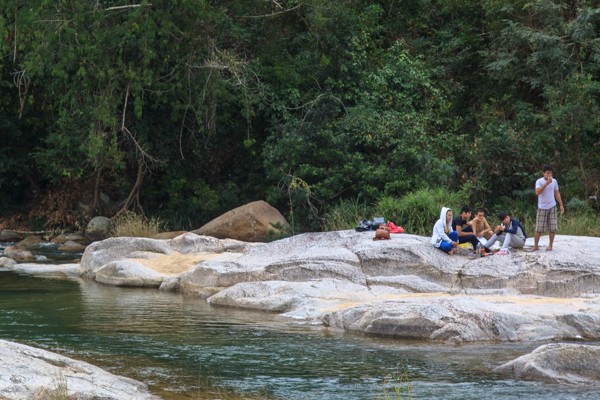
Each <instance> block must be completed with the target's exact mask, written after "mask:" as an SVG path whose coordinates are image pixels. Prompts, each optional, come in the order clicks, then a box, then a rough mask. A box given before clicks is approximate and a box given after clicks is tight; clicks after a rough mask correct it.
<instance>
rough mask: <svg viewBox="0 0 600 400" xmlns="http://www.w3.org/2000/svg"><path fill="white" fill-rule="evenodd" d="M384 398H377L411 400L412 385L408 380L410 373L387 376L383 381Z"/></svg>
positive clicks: (379, 398) (379, 399)
mask: <svg viewBox="0 0 600 400" xmlns="http://www.w3.org/2000/svg"><path fill="white" fill-rule="evenodd" d="M382 390H383V397H380V396H377V397H376V399H377V400H411V399H412V385H411V384H410V380H409V379H408V373H407V372H406V371H404V372H398V373H394V374H391V375H389V376H386V377H385V379H384V380H383V389H382Z"/></svg>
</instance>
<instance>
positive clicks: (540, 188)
mask: <svg viewBox="0 0 600 400" xmlns="http://www.w3.org/2000/svg"><path fill="white" fill-rule="evenodd" d="M552 181H553V179H552V178H550V179H546V180H545V181H544V183H542V184H541V185H540V184H536V186H535V195H536V196H539V195H540V194H542V193H543V192H544V190H546V188H547V187H548V186H549V185H550V184H552Z"/></svg>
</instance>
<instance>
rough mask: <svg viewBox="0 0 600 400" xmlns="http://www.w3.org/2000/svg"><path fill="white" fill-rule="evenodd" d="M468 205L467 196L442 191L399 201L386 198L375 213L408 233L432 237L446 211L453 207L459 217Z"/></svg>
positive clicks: (423, 191)
mask: <svg viewBox="0 0 600 400" xmlns="http://www.w3.org/2000/svg"><path fill="white" fill-rule="evenodd" d="M465 203H466V201H465V196H464V194H462V193H458V192H450V191H448V190H447V189H445V188H441V187H438V188H435V189H420V190H416V191H414V192H410V193H408V194H406V195H404V196H402V197H401V198H399V199H398V198H394V197H390V196H383V197H381V198H380V199H379V200H378V201H377V203H376V204H375V205H374V206H373V209H374V213H375V214H377V215H382V216H383V217H384V218H385V219H386V220H388V221H393V222H394V223H395V224H396V225H399V226H402V227H403V228H404V229H405V231H406V232H407V233H414V234H418V235H430V234H431V229H432V227H433V224H434V223H435V221H436V220H437V219H439V215H440V210H441V209H442V207H450V208H451V209H452V210H453V211H454V212H455V213H456V212H457V210H459V209H460V207H461V206H462V205H463V204H465Z"/></svg>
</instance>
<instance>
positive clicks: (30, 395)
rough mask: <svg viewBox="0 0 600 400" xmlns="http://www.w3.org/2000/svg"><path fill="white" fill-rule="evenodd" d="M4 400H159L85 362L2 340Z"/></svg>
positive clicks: (142, 388) (141, 386)
mask: <svg viewBox="0 0 600 400" xmlns="http://www.w3.org/2000/svg"><path fill="white" fill-rule="evenodd" d="M0 393H1V395H0V397H1V398H2V399H11V400H13V399H14V400H24V399H39V400H42V399H54V398H56V399H58V398H60V399H62V398H64V399H71V398H73V399H78V400H86V399H88V400H92V399H103V400H122V399H130V400H158V399H159V397H157V396H154V395H152V394H151V393H149V392H148V387H147V386H146V385H145V384H143V383H141V382H138V381H135V380H133V379H130V378H126V377H122V376H118V375H113V374H111V373H109V372H106V371H104V370H102V369H100V368H98V367H95V366H93V365H91V364H88V363H85V362H83V361H76V360H73V359H71V358H68V357H64V356H61V355H58V354H55V353H51V352H49V351H46V350H42V349H36V348H34V347H30V346H25V345H22V344H18V343H13V342H8V341H6V340H0Z"/></svg>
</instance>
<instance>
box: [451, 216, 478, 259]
mask: <svg viewBox="0 0 600 400" xmlns="http://www.w3.org/2000/svg"><path fill="white" fill-rule="evenodd" d="M472 212H473V209H472V208H471V207H470V206H463V207H462V208H461V209H460V215H458V216H457V217H456V218H454V219H453V220H452V229H454V230H455V231H456V233H458V243H471V245H473V250H475V249H476V248H477V245H478V244H479V239H477V236H475V235H474V234H473V228H472V227H471V222H470V221H469V218H471V213H472Z"/></svg>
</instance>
